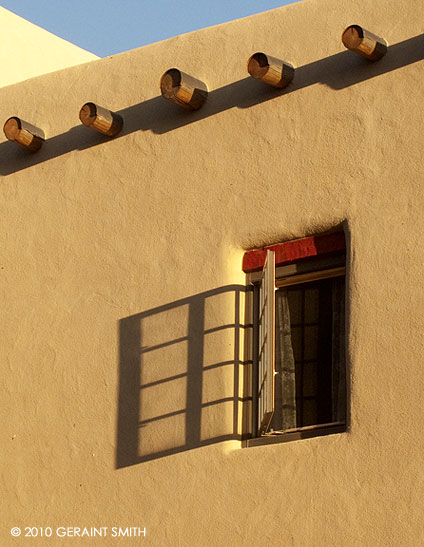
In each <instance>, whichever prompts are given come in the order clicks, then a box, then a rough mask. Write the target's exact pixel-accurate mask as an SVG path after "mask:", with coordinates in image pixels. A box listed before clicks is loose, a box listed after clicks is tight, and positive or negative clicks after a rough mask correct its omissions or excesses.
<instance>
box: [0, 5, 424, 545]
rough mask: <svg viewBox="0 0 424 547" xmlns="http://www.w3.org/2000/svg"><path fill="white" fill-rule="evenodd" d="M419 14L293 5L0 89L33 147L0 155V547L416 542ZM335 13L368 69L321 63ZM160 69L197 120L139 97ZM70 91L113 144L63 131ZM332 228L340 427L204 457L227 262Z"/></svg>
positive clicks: (215, 423) (229, 349)
mask: <svg viewBox="0 0 424 547" xmlns="http://www.w3.org/2000/svg"><path fill="white" fill-rule="evenodd" d="M423 16H424V6H423V4H422V2H421V1H420V0H411V1H410V2H408V3H405V4H403V5H402V7H401V9H400V7H399V3H398V2H396V1H394V0H387V1H385V2H380V3H376V2H375V1H372V2H371V1H370V0H366V1H364V2H361V3H354V2H344V3H341V2H339V0H325V1H324V0H305V1H304V2H300V3H298V4H295V5H292V6H288V7H284V8H281V9H277V10H274V11H272V12H268V13H265V14H261V15H258V16H254V17H250V18H248V19H245V20H240V21H236V22H234V23H229V24H225V25H222V26H219V27H215V28H210V29H206V30H202V31H198V32H196V33H193V34H189V35H184V36H181V37H177V38H173V39H171V40H168V41H166V42H162V43H159V44H155V45H152V46H148V47H145V48H142V49H139V50H134V51H130V52H126V53H123V54H120V55H117V56H114V57H112V58H110V59H104V60H101V61H98V62H96V63H90V64H85V65H81V66H78V67H73V68H70V69H67V70H65V71H60V72H57V73H53V74H48V75H45V76H42V77H40V78H36V79H33V80H31V81H27V82H23V83H21V84H19V85H14V86H10V87H7V88H4V89H3V90H2V91H1V101H0V109H1V115H2V118H3V119H6V118H8V117H9V116H11V115H14V114H15V115H19V116H22V118H24V119H26V120H28V121H30V122H31V123H34V124H36V125H39V126H40V127H42V128H43V129H44V130H45V131H46V133H47V136H48V137H49V138H50V140H49V141H48V142H46V144H45V146H44V148H43V150H42V151H41V152H39V153H38V154H37V155H34V156H27V155H26V154H25V153H24V151H20V150H18V149H17V148H16V147H15V146H14V144H13V143H9V142H6V141H5V139H3V140H4V142H1V143H0V170H1V174H2V175H3V176H2V180H1V186H0V192H1V203H2V213H1V216H0V223H1V228H0V233H1V235H2V244H1V263H0V268H1V269H0V275H1V285H0V287H1V307H2V321H1V323H0V340H1V351H0V352H1V356H2V359H1V360H2V373H3V374H2V376H3V379H2V382H1V400H2V405H1V422H2V424H3V428H2V431H3V443H2V446H3V450H2V452H3V454H2V459H1V462H2V463H1V466H2V467H1V478H2V496H1V502H0V510H1V514H2V522H3V527H2V536H1V540H0V543H1V545H27V544H28V545H29V544H31V545H42V546H46V545H62V544H63V545H70V546H71V545H75V546H77V545H102V546H103V545H110V546H115V545H117V544H119V545H121V544H122V545H139V544H143V541H144V542H145V543H146V544H149V545H155V546H164V545H172V546H174V545H179V546H192V545H193V546H194V545H198V546H226V545H236V546H270V545H272V546H274V545H275V546H277V545H284V546H285V545H296V546H299V547H304V546H313V547H316V546H328V545H337V546H339V545H342V546H349V547H350V546H358V547H359V546H368V545H369V546H384V547H386V546H399V545H402V546H406V547H417V546H418V545H421V544H423V543H424V533H423V529H422V509H423V503H422V492H423V486H424V471H423V465H422V463H423V462H422V454H423V451H424V443H423V440H422V435H421V433H420V431H421V429H422V426H423V423H424V414H423V407H422V404H421V402H422V392H423V388H424V380H423V378H424V377H423V374H422V357H423V343H422V331H423V327H424V324H423V323H424V320H423V314H422V307H423V295H422V288H421V287H422V282H423V274H422V243H421V241H422V240H421V235H422V233H423V228H424V226H423V214H422V211H423V198H422V188H421V186H422V181H423V174H422V173H423V168H422V149H423V131H422V128H423V126H424V112H423V109H422V91H421V86H422V81H423V76H424V63H423V57H424V53H423V51H424V48H423V45H424V39H423V37H422V27H421V21H422V18H423ZM352 23H359V24H362V25H363V26H364V27H366V28H370V30H372V31H374V32H376V33H380V34H382V35H383V36H384V37H385V38H386V39H387V40H388V42H389V44H390V49H389V53H388V55H387V56H386V58H385V59H383V60H382V61H381V62H380V64H378V65H369V64H367V63H366V62H364V61H362V60H361V59H359V58H358V59H357V58H356V57H355V56H353V54H352V53H350V52H347V51H346V52H345V50H344V48H343V46H342V45H341V42H340V36H341V33H342V31H343V30H344V28H345V27H346V26H347V25H349V24H352ZM399 44H400V45H399ZM258 50H259V51H260V50H262V51H265V52H268V53H269V54H271V55H274V56H277V57H283V58H286V59H287V60H288V61H290V62H292V63H293V64H294V65H295V66H296V67H300V68H299V69H298V72H297V76H296V82H295V84H294V85H293V86H292V88H291V89H288V90H287V92H286V93H283V94H279V93H275V92H274V91H273V90H268V89H266V88H263V87H261V85H260V84H259V83H257V82H255V81H253V80H248V79H246V78H247V74H246V69H245V66H246V60H247V58H248V57H249V56H250V55H251V54H252V53H254V52H255V51H258ZM172 66H177V67H179V68H181V69H182V70H184V71H187V72H189V73H191V74H193V75H195V76H196V77H198V78H200V79H203V80H204V81H206V82H207V84H208V86H209V89H210V90H211V92H210V95H209V100H208V102H207V104H206V105H205V106H204V108H203V110H201V111H199V112H198V113H187V112H180V111H179V110H178V108H177V107H176V106H175V105H172V104H169V103H167V102H166V101H164V100H163V99H162V98H161V97H158V94H159V90H158V83H159V79H160V76H161V74H162V73H163V72H164V71H165V70H166V69H168V68H170V67H172ZM89 100H92V101H95V102H98V103H99V104H101V105H104V106H107V107H109V108H111V109H113V110H119V111H120V112H121V114H122V115H123V116H124V118H125V131H124V134H123V136H121V137H118V138H116V139H115V140H112V141H107V140H105V139H103V138H101V137H97V136H96V135H95V134H92V133H91V132H90V130H88V129H87V128H85V127H82V126H80V125H79V121H78V111H79V108H80V107H81V105H82V104H83V103H84V102H86V101H89ZM341 223H344V225H345V227H346V233H347V236H348V244H349V264H348V288H349V291H348V293H349V296H348V303H349V331H348V341H349V366H350V370H351V418H350V421H351V427H350V431H349V432H348V433H344V434H339V435H332V436H328V437H321V438H315V439H311V440H304V441H298V442H292V443H284V444H277V445H273V446H267V447H257V448H241V444H240V442H239V441H237V440H229V441H221V440H220V438H221V437H223V436H227V435H231V434H232V433H233V426H234V419H235V418H236V419H237V420H238V419H239V418H240V416H239V415H237V413H236V412H235V408H234V406H235V405H234V403H233V402H232V401H231V397H232V396H233V393H234V389H236V388H235V386H234V365H233V364H232V363H233V361H234V352H235V347H234V346H235V336H234V329H233V328H232V327H231V326H229V327H228V328H222V329H220V330H219V329H216V327H223V326H225V325H232V324H234V320H235V311H234V310H235V305H234V303H235V301H236V295H237V294H238V293H239V292H240V293H241V295H242V290H241V289H240V288H239V287H238V286H242V285H243V284H244V276H243V275H242V273H241V258H242V255H243V252H244V250H245V249H248V248H254V247H258V246H261V245H263V244H268V243H273V242H278V241H283V240H286V239H290V238H295V237H300V236H302V235H305V234H313V233H317V232H321V231H324V230H327V229H329V228H332V227H334V226H335V225H339V224H341ZM241 299H242V296H241ZM205 329H206V330H207V329H212V330H211V331H210V332H208V333H206V334H204V333H205ZM213 329H215V330H213ZM171 341H174V342H175V341H177V342H176V343H174V344H170V342H171ZM240 343H241V342H240ZM149 350H150V351H149ZM217 363H228V364H227V365H223V366H219V367H215V368H214V367H210V368H208V369H205V368H202V367H207V366H209V365H213V364H217ZM169 377H173V379H172V381H169V382H166V381H164V380H165V379H166V378H169ZM189 382H191V384H190V385H188V383H189ZM140 385H142V386H144V387H142V388H141V389H140ZM200 385H202V392H201V393H199V391H200V389H196V388H197V387H199V386H200ZM187 392H188V393H189V394H190V398H189V401H187V395H186V394H187ZM222 399H224V401H222ZM213 401H221V402H219V403H218V404H215V405H207V404H206V405H205V403H210V402H213ZM202 404H203V405H205V406H203V407H202V409H201V411H199V405H202ZM184 409H187V410H186V413H185V414H183V413H181V412H180V411H182V410H184ZM165 414H166V415H167V418H166V419H165V418H164V419H162V420H154V421H149V420H151V419H152V418H155V417H156V418H157V417H158V416H160V415H165ZM139 421H144V423H143V424H142V426H143V427H140V428H139V429H137V423H138V422H139ZM214 439H215V440H214ZM218 441H219V442H218ZM208 442H211V443H212V444H210V445H208V444H207V443H208ZM201 444H203V445H204V446H201V447H197V448H191V447H192V446H198V445H201ZM167 451H170V452H172V451H175V453H172V454H168V453H167ZM167 454H168V455H167ZM159 456H161V457H159ZM117 466H118V468H117ZM12 526H21V527H24V526H51V527H52V528H53V529H55V528H56V527H57V526H99V527H100V526H108V527H112V526H142V527H144V526H146V530H147V534H148V536H147V538H146V539H145V540H144V539H143V538H139V539H134V538H133V539H123V540H122V542H118V541H117V540H116V538H112V537H107V538H97V539H93V538H91V539H87V538H85V539H78V538H67V539H61V540H59V539H57V538H56V539H52V540H47V539H44V538H43V539H41V538H38V539H28V538H15V539H13V538H11V536H10V532H9V530H10V528H11V527H12Z"/></svg>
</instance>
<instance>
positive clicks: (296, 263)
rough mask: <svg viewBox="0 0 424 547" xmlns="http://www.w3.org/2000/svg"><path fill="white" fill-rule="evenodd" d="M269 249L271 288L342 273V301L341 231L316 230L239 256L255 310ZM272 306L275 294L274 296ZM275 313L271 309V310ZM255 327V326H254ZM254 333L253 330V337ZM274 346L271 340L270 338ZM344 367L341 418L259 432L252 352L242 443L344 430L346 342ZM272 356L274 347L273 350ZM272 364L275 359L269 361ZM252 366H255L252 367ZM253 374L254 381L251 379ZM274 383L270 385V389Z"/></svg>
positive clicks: (343, 258)
mask: <svg viewBox="0 0 424 547" xmlns="http://www.w3.org/2000/svg"><path fill="white" fill-rule="evenodd" d="M269 251H272V252H273V254H274V258H275V265H274V268H275V282H274V284H275V288H274V289H273V290H274V292H275V291H276V290H278V288H280V287H289V286H293V285H296V284H304V283H309V282H314V281H319V280H322V279H328V278H333V277H344V279H345V302H346V279H347V276H346V243H345V235H344V232H332V233H327V234H320V235H318V236H312V237H308V238H302V239H298V240H292V241H288V242H285V243H280V244H277V245H272V246H269V247H265V248H263V249H258V250H254V251H248V252H246V253H245V255H244V258H243V270H244V272H245V273H246V274H247V283H248V284H249V285H251V286H252V288H253V294H254V296H253V299H254V300H255V301H256V306H254V307H256V311H257V310H258V299H259V293H260V292H262V291H259V285H260V283H261V278H262V276H263V269H264V265H265V262H266V257H267V256H268V260H269V256H270V253H269ZM274 306H275V296H274ZM274 317H275V311H274ZM256 330H257V329H256ZM254 337H255V334H254V336H253V338H254ZM344 338H345V341H346V309H345V331H344ZM273 344H274V346H275V341H274V342H273ZM251 346H252V347H253V348H254V349H253V352H254V353H255V348H256V351H257V349H258V347H259V344H258V340H256V342H255V340H252V344H251ZM344 354H345V358H344V369H345V371H346V378H345V387H344V390H345V419H344V420H343V421H336V422H330V423H325V424H316V425H308V426H302V427H296V428H292V429H287V430H284V431H278V432H265V433H262V428H260V426H259V419H260V415H259V409H258V385H259V380H260V379H259V372H258V357H257V355H253V367H254V370H253V376H252V382H251V384H252V385H251V388H252V403H253V404H252V410H253V412H252V428H251V429H252V431H251V435H252V436H251V437H250V438H248V439H246V441H245V446H258V445H263V444H273V443H277V442H286V441H292V440H300V439H306V438H312V437H316V436H323V435H329V434H333V433H343V432H345V431H347V409H348V386H347V383H348V378H347V362H346V343H345V346H344ZM274 360H275V351H274ZM272 366H273V367H275V362H274V363H273V365H272ZM255 369H256V370H255ZM255 378H256V381H255ZM274 389H275V387H273V390H274Z"/></svg>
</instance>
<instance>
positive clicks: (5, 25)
mask: <svg viewBox="0 0 424 547" xmlns="http://www.w3.org/2000/svg"><path fill="white" fill-rule="evenodd" d="M0 29H1V33H0V62H1V72H0V87H3V86H6V85H11V84H15V83H17V82H21V81H22V80H27V79H28V78H34V77H35V76H40V75H41V74H47V73H48V72H54V71H56V70H60V69H62V68H67V67H70V66H74V65H79V64H81V63H87V62H88V61H94V60H95V59H98V57H97V56H96V55H94V54H93V53H90V52H88V51H85V50H84V49H81V48H80V47H78V46H75V45H74V44H71V43H70V42H67V41H66V40H63V39H62V38H59V37H58V36H55V35H54V34H51V33H50V32H48V31H46V30H44V29H42V28H40V27H38V26H37V25H34V24H33V23H30V22H29V21H27V20H25V19H23V18H22V17H19V15H16V14H15V13H12V12H11V11H9V10H7V9H5V8H2V7H1V6H0Z"/></svg>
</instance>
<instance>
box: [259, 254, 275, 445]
mask: <svg viewBox="0 0 424 547" xmlns="http://www.w3.org/2000/svg"><path fill="white" fill-rule="evenodd" d="M274 292H275V253H274V252H273V251H270V250H268V251H267V253H266V261H265V265H264V269H263V276H262V280H261V287H260V299H259V302H260V303H259V358H258V369H259V381H258V386H259V388H258V424H259V435H262V434H263V433H265V432H266V431H267V430H268V427H269V424H270V422H271V418H272V415H273V414H274V392H275V296H274Z"/></svg>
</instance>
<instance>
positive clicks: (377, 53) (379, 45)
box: [342, 25, 387, 61]
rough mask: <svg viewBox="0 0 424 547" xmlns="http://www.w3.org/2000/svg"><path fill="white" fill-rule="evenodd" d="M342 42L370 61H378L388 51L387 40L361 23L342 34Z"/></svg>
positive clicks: (348, 28)
mask: <svg viewBox="0 0 424 547" xmlns="http://www.w3.org/2000/svg"><path fill="white" fill-rule="evenodd" d="M342 42H343V44H344V45H345V47H347V49H350V50H351V51H354V52H355V53H357V54H358V55H361V57H365V59H368V61H378V60H379V59H381V58H382V57H383V56H384V55H385V54H386V53H387V42H386V40H384V38H381V37H380V36H377V35H376V34H373V33H372V32H370V31H369V30H366V29H364V28H362V27H360V26H359V25H351V26H350V27H347V29H346V30H345V31H344V32H343V34H342Z"/></svg>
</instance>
